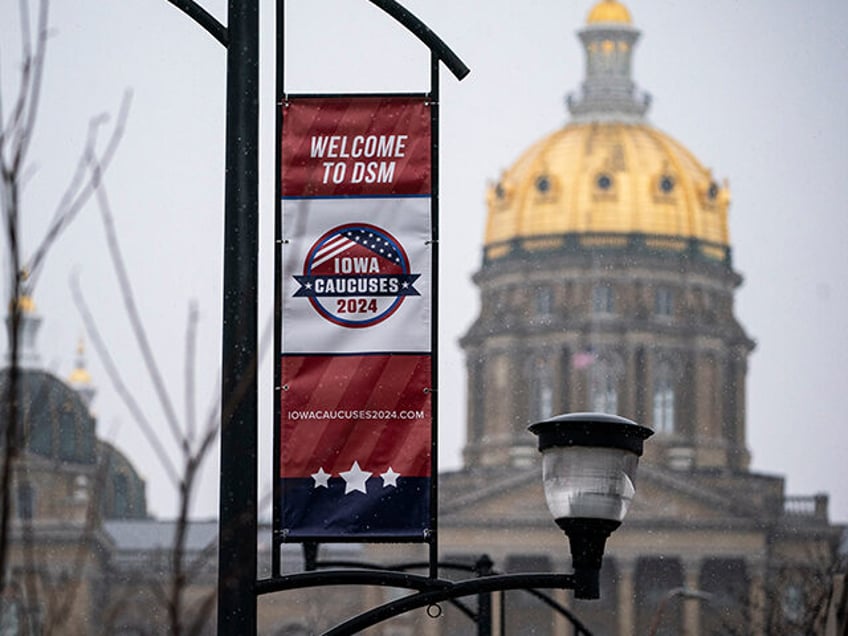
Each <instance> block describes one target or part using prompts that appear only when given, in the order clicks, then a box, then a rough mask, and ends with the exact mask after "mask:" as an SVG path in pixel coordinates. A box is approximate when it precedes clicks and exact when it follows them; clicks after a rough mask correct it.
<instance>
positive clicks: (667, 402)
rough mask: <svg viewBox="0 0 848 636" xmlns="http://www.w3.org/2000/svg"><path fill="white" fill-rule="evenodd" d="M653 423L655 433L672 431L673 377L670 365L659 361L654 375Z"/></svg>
mask: <svg viewBox="0 0 848 636" xmlns="http://www.w3.org/2000/svg"><path fill="white" fill-rule="evenodd" d="M653 407H654V408H653V411H654V413H653V415H654V419H653V424H654V430H655V431H656V432H657V433H673V432H674V377H673V373H672V369H671V365H670V364H668V363H665V362H663V363H661V364H660V365H659V367H658V368H657V372H656V374H655V375H654V397H653Z"/></svg>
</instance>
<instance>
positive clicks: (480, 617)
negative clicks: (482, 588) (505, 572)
mask: <svg viewBox="0 0 848 636" xmlns="http://www.w3.org/2000/svg"><path fill="white" fill-rule="evenodd" d="M493 565H494V563H492V560H491V559H490V558H489V555H488V554H484V555H483V556H481V557H480V558H479V559H477V563H476V564H475V567H474V569H475V570H476V572H477V576H491V575H492V566H493ZM477 636H492V593H491V592H480V593H479V594H478V595H477Z"/></svg>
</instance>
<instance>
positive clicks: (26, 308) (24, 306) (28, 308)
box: [9, 294, 35, 314]
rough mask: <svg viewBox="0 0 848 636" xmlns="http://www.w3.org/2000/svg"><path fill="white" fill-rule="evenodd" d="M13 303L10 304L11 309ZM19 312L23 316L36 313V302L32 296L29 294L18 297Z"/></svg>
mask: <svg viewBox="0 0 848 636" xmlns="http://www.w3.org/2000/svg"><path fill="white" fill-rule="evenodd" d="M11 305H12V303H9V306H10V307H11ZM18 310H19V311H20V312H21V313H22V314H34V313H35V301H34V300H33V299H32V296H30V295H28V294H21V295H20V296H18Z"/></svg>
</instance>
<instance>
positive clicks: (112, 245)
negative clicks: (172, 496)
mask: <svg viewBox="0 0 848 636" xmlns="http://www.w3.org/2000/svg"><path fill="white" fill-rule="evenodd" d="M92 170H93V171H95V172H99V166H98V165H97V164H96V163H93V164H92ZM94 182H95V183H96V184H97V191H96V194H97V203H98V207H99V209H100V217H101V219H102V221H103V228H104V230H105V231H106V245H107V247H108V248H109V256H110V258H111V260H112V267H114V268H115V274H116V275H117V276H118V283H119V287H120V290H121V298H122V299H123V301H124V309H125V310H126V312H127V317H128V318H129V321H130V327H131V329H132V333H133V337H134V338H135V341H136V344H137V345H138V347H139V349H140V350H141V358H142V360H143V361H144V366H145V367H146V368H147V373H148V375H149V377H150V381H151V383H152V384H153V388H154V390H155V391H156V396H157V398H158V399H159V404H160V406H161V407H162V411H163V412H164V414H165V422H166V423H167V424H168V427H169V428H170V430H171V435H173V437H174V441H176V442H177V443H178V444H180V445H182V434H181V432H180V426H179V422H178V420H177V414H176V411H175V410H174V407H173V404H172V402H171V397H170V396H169V395H168V391H167V389H166V388H165V381H164V380H163V378H162V373H161V372H160V371H159V365H158V364H157V362H156V357H155V356H154V355H153V350H152V348H151V347H150V341H149V340H148V338H147V330H146V329H145V328H144V323H143V322H142V320H141V316H140V315H139V311H138V307H137V306H136V303H135V296H134V295H133V291H132V283H131V282H130V277H129V275H128V274H127V268H126V265H125V264H124V257H123V254H122V252H121V247H120V244H119V242H118V235H117V233H116V231H115V220H114V217H113V215H112V210H111V207H110V205H109V199H108V197H107V194H106V188H105V186H104V185H103V183H102V182H101V181H100V179H99V177H96V178H95V180H94Z"/></svg>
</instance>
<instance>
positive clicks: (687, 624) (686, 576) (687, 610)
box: [682, 559, 705, 636]
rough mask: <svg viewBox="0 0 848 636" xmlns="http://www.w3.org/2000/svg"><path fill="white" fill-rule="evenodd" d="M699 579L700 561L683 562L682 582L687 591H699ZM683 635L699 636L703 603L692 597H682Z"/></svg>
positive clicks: (688, 560)
mask: <svg viewBox="0 0 848 636" xmlns="http://www.w3.org/2000/svg"><path fill="white" fill-rule="evenodd" d="M700 578H701V561H700V559H686V560H684V561H683V580H684V587H685V588H686V589H687V590H691V591H695V590H699V589H700V588H699V587H698V586H699V584H700ZM682 600H683V633H684V634H686V636H701V604H702V603H704V602H705V601H704V600H703V599H700V598H697V597H694V596H688V595H684V596H683V599H682Z"/></svg>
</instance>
